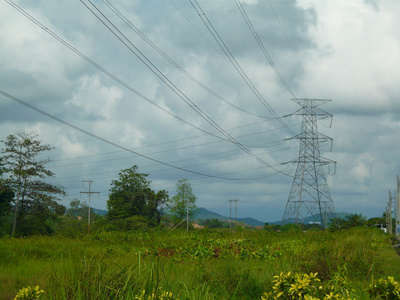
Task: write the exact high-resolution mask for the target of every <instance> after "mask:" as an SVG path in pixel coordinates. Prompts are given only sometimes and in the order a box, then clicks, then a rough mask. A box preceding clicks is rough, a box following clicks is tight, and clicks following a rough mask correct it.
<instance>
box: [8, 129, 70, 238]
mask: <svg viewBox="0 0 400 300" xmlns="http://www.w3.org/2000/svg"><path fill="white" fill-rule="evenodd" d="M2 142H3V143H4V145H5V148H4V149H2V154H3V157H2V164H3V166H4V172H5V173H6V174H7V175H8V176H7V177H6V178H5V179H4V183H5V184H6V185H7V186H9V187H10V188H11V189H12V190H13V192H14V193H15V197H14V199H13V223H12V231H11V235H12V236H13V235H14V234H15V232H16V230H17V226H19V227H20V229H19V232H20V233H23V234H29V233H36V232H40V233H46V232H47V233H48V232H49V231H51V228H50V227H51V222H52V221H54V219H55V218H56V217H57V215H62V214H64V212H65V207H64V206H63V205H60V204H58V203H57V202H56V201H57V200H59V199H58V198H57V197H56V195H62V196H63V195H65V192H64V190H63V188H62V187H60V186H57V185H52V184H48V183H46V182H44V181H43V179H45V178H47V177H54V173H53V172H51V171H50V170H47V169H46V163H47V162H49V159H44V160H39V159H38V156H39V155H43V153H44V152H45V151H49V150H51V149H53V148H52V147H50V146H49V145H44V144H42V142H41V141H40V140H38V139H37V135H35V134H32V133H28V134H27V133H18V134H16V135H9V136H8V137H7V139H6V140H5V141H2ZM43 231H44V232H43Z"/></svg>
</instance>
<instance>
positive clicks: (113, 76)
mask: <svg viewBox="0 0 400 300" xmlns="http://www.w3.org/2000/svg"><path fill="white" fill-rule="evenodd" d="M6 2H7V3H8V4H10V5H11V6H12V7H13V8H15V9H16V10H17V11H18V12H20V13H21V14H23V15H24V16H25V17H26V18H28V19H29V20H30V21H31V22H33V23H34V24H35V25H37V26H38V27H40V28H41V29H43V30H44V31H45V32H47V33H48V34H50V35H51V36H52V37H53V38H55V39H56V40H58V41H59V42H60V43H61V44H63V45H64V46H66V47H67V48H68V49H70V50H71V51H73V52H74V53H76V54H77V55H78V56H80V57H81V58H83V59H84V60H86V61H87V62H88V63H90V64H91V65H92V66H94V67H95V68H97V69H98V70H100V71H101V72H103V73H104V74H105V75H107V76H108V77H110V78H111V79H113V80H114V81H116V82H118V83H119V84H120V85H122V86H123V87H125V88H126V89H128V90H129V91H131V92H132V93H134V94H135V95H137V96H139V97H140V98H142V99H143V100H145V101H146V102H148V103H150V104H151V105H153V106H155V107H157V108H158V109H160V110H161V111H163V112H165V113H167V114H169V115H170V116H172V117H174V118H175V119H177V120H179V121H181V122H183V123H185V124H187V125H189V126H191V127H193V128H195V129H197V130H200V131H202V132H204V133H205V134H208V135H211V136H214V137H216V138H218V139H222V140H226V141H229V140H227V139H225V138H223V137H221V136H218V135H216V134H213V133H211V132H208V131H206V130H204V129H202V128H200V127H198V126H196V125H194V124H192V123H190V122H188V121H186V120H184V119H183V118H181V117H179V116H177V115H176V114H173V113H172V112H170V111H169V110H168V109H166V108H164V107H162V106H161V105H159V104H158V103H156V102H154V101H153V100H151V99H150V98H148V97H146V96H144V95H143V94H141V93H140V92H138V91H137V90H136V89H134V88H133V87H131V86H130V85H129V84H127V83H125V82H124V81H122V80H121V79H119V78H118V77H116V76H115V75H113V74H112V73H111V72H109V71H108V70H106V69H105V68H103V67H102V66H100V65H99V64H97V63H96V62H95V61H93V60H91V59H90V58H89V57H87V56H86V55H84V54H83V53H82V52H80V51H79V50H78V49H76V48H75V47H73V46H72V45H71V44H69V43H68V42H66V41H65V40H64V39H62V38H61V37H60V36H59V35H57V34H56V33H54V32H53V31H51V30H50V29H49V28H48V27H46V26H45V25H43V24H42V23H40V22H39V21H38V20H37V19H35V18H34V17H32V16H31V15H30V14H29V13H27V12H26V11H25V10H24V9H22V8H21V7H20V6H18V5H17V4H15V3H14V2H12V1H11V0H6ZM229 142H230V141H229Z"/></svg>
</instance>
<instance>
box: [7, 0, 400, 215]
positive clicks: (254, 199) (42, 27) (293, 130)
mask: <svg viewBox="0 0 400 300" xmlns="http://www.w3.org/2000/svg"><path fill="white" fill-rule="evenodd" d="M399 14H400V2H399V1H397V0H385V1H384V0H381V1H378V0H376V1H374V0H364V1H363V0H352V1H347V0H339V1H322V0H320V1H311V0H298V1H295V0H284V1H282V0H279V1H278V0H269V1H267V0H263V1H261V0H241V1H239V0H236V1H235V0H219V1H214V0H197V1H195V0H192V1H189V0H188V1H183V0H148V1H142V0H141V1H138V0H135V1H132V0H121V1H110V0H102V1H101V0H93V2H90V1H87V0H82V1H51V0H47V1H28V0H15V1H2V2H1V3H0V41H1V43H0V57H1V59H0V90H1V92H2V93H1V94H0V139H1V140H4V139H5V138H6V136H7V135H9V134H15V133H18V132H33V133H36V134H38V135H39V137H40V139H41V140H42V141H43V142H44V143H47V144H50V145H51V146H53V147H55V149H54V150H52V151H51V152H49V153H48V157H49V158H50V159H51V160H52V162H51V163H49V164H48V167H49V169H51V170H52V171H54V172H55V173H56V177H55V178H53V179H50V180H49V182H52V183H55V184H60V185H63V186H64V187H65V189H66V192H67V193H68V196H67V197H66V198H65V199H64V200H63V202H62V203H63V204H65V205H67V206H68V204H69V202H70V201H71V200H73V199H76V198H77V199H81V200H83V201H84V200H87V196H85V195H82V196H81V194H80V192H84V191H87V189H88V185H87V183H83V182H82V181H84V180H85V181H87V180H92V181H94V182H93V184H92V186H91V189H92V191H97V192H100V195H99V196H97V195H96V196H95V195H94V196H92V199H91V201H92V206H94V207H96V208H100V209H106V202H107V197H108V190H109V188H110V183H111V180H114V179H117V178H118V172H119V171H120V170H121V169H127V168H130V167H131V166H133V165H137V166H138V167H139V171H140V172H142V173H147V174H149V179H150V180H151V181H152V184H151V186H152V188H153V189H154V190H162V189H166V190H168V191H169V194H170V196H173V195H175V189H176V187H175V184H176V182H177V181H178V180H179V179H181V178H188V179H189V180H190V182H191V184H192V188H193V191H194V193H195V195H196V196H197V198H198V202H197V204H198V206H199V207H204V208H207V209H210V210H212V211H215V212H218V213H220V214H223V215H229V202H228V200H229V199H234V198H237V199H238V200H239V201H238V205H237V215H238V217H254V218H256V219H259V220H261V221H277V220H280V219H281V218H282V215H283V213H284V210H285V206H286V203H287V199H288V195H289V191H290V187H291V184H292V177H293V176H294V174H295V170H296V165H295V164H290V163H289V164H288V163H287V162H290V161H292V160H294V159H296V157H297V156H298V152H299V141H298V140H296V139H290V138H291V137H292V136H293V134H297V133H299V132H300V128H301V127H300V124H301V119H300V117H299V116H296V115H291V114H292V113H293V112H295V111H296V110H297V109H298V108H299V106H298V105H297V104H296V103H295V102H293V101H291V99H293V98H310V99H315V98H319V99H331V100H332V101H331V102H329V103H326V104H324V105H323V107H321V108H323V109H324V110H326V111H328V112H329V113H331V114H332V115H333V123H332V126H330V125H331V121H330V120H329V119H325V120H319V121H318V129H319V131H320V132H321V133H323V134H325V135H327V136H330V137H332V138H333V148H332V151H331V152H329V150H330V147H329V145H325V144H321V145H322V148H321V153H322V155H323V156H324V157H327V158H329V159H332V160H334V161H336V162H337V167H336V173H335V174H332V175H327V181H328V184H329V187H330V191H331V194H332V198H333V203H334V205H335V208H336V211H338V212H344V211H345V212H349V213H362V214H364V215H365V216H368V217H374V216H380V215H382V213H383V212H384V211H385V207H386V205H387V202H388V191H389V190H392V191H393V190H395V188H396V175H397V174H398V173H399V168H400V164H399V162H398V157H399V155H398V149H399V148H400V139H399V133H400V84H399V78H400V30H399V28H400V20H399V18H398V16H399ZM249 24H251V26H249ZM252 30H253V33H255V34H256V37H258V39H256V38H255V37H254V35H253V34H252ZM17 99H19V100H21V101H23V103H27V104H29V105H31V106H33V107H35V108H37V109H39V110H41V111H43V112H46V113H48V114H50V115H52V116H54V117H55V118H57V119H58V120H62V121H64V122H67V123H68V124H70V125H73V126H75V128H72V127H71V126H66V125H65V124H62V123H60V122H58V121H56V120H54V119H51V118H49V117H48V116H45V115H43V114H40V113H39V112H38V111H35V110H33V109H32V108H28V107H26V106H24V105H22V104H21V102H17V101H16V100H17ZM77 129H79V130H77ZM325 171H326V173H328V171H329V170H328V169H326V170H325ZM330 171H331V172H330V173H333V168H331V170H330Z"/></svg>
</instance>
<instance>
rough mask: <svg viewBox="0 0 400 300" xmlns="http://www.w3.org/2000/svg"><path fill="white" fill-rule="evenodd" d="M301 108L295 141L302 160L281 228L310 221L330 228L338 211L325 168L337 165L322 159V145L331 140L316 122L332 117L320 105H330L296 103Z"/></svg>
mask: <svg viewBox="0 0 400 300" xmlns="http://www.w3.org/2000/svg"><path fill="white" fill-rule="evenodd" d="M293 101H294V102H296V103H297V104H299V105H300V106H301V108H300V109H299V110H298V111H296V112H295V113H294V114H295V115H300V116H302V125H301V133H300V134H299V135H297V136H295V137H294V138H296V139H299V140H300V150H299V157H298V159H297V160H294V161H293V163H297V169H296V174H295V176H294V178H293V183H292V188H291V190H290V194H289V197H288V201H287V204H286V209H285V212H284V214H283V218H282V225H284V224H287V223H296V224H301V223H304V220H305V218H307V217H311V220H312V221H311V222H312V223H314V224H320V225H321V226H322V227H323V228H326V227H327V224H328V221H329V220H330V219H331V218H336V212H335V207H334V205H333V201H332V197H331V194H330V191H329V187H328V183H327V182H326V178H325V173H324V170H323V166H324V165H328V164H330V163H334V164H336V163H335V162H334V161H332V160H329V159H326V158H323V157H321V155H320V143H321V142H326V141H329V142H331V143H332V139H331V138H330V137H328V136H326V135H323V134H321V133H319V132H318V128H317V120H318V119H323V118H327V117H332V115H331V114H330V113H328V112H326V111H324V110H322V109H321V108H319V106H320V105H322V104H324V103H326V102H328V101H331V100H325V99H293Z"/></svg>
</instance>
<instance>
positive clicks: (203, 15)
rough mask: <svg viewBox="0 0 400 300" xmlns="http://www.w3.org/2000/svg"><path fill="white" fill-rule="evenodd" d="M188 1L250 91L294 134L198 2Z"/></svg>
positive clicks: (195, 0)
mask: <svg viewBox="0 0 400 300" xmlns="http://www.w3.org/2000/svg"><path fill="white" fill-rule="evenodd" d="M189 1H190V3H191V4H192V6H193V8H194V9H195V10H196V12H197V14H198V15H199V17H200V18H201V20H202V21H203V23H204V25H205V26H206V27H207V29H208V31H209V32H210V33H211V35H212V36H213V37H214V39H215V40H216V42H217V43H218V45H219V46H220V47H221V49H222V51H223V52H224V53H225V56H226V57H227V58H228V60H229V61H230V62H231V64H232V65H233V66H234V68H235V69H236V71H238V73H239V75H240V76H241V77H242V79H243V80H244V81H245V83H246V84H247V85H248V86H249V88H250V89H251V90H252V92H253V93H254V94H255V96H256V97H257V99H258V100H259V101H260V102H261V103H262V104H263V105H264V106H265V107H266V108H267V110H268V111H269V112H270V113H271V114H272V115H273V116H274V117H275V118H276V120H277V121H278V122H279V123H280V124H281V125H282V126H283V127H285V128H286V129H287V131H288V132H289V133H290V134H292V135H295V133H294V131H293V130H291V129H290V128H289V127H288V125H287V124H286V123H285V122H283V120H282V119H281V118H280V117H279V116H278V114H277V113H276V112H275V110H274V109H273V108H272V107H271V105H269V103H268V102H267V101H266V100H265V99H264V97H263V96H262V95H261V93H260V92H259V91H258V90H257V88H256V87H255V86H254V84H253V82H252V81H251V80H250V78H249V77H248V76H247V74H246V72H245V71H244V70H243V68H242V67H241V66H240V64H239V63H238V62H237V60H236V58H235V57H234V55H233V54H232V52H231V51H230V50H229V48H228V46H227V45H226V44H225V42H224V41H223V39H222V38H221V36H220V35H219V33H218V32H217V30H216V29H215V27H214V26H213V24H212V23H211V21H210V20H209V19H208V17H207V15H206V13H205V12H204V11H203V9H202V8H201V6H200V4H199V3H198V2H197V0H189Z"/></svg>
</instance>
